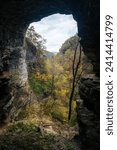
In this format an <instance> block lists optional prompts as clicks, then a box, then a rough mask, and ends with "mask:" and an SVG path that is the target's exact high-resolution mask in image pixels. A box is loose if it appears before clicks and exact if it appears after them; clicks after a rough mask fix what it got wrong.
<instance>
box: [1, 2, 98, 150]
mask: <svg viewBox="0 0 117 150" xmlns="http://www.w3.org/2000/svg"><path fill="white" fill-rule="evenodd" d="M0 4H1V5H0V22H1V23H0V31H1V32H0V122H3V120H4V119H5V118H7V115H6V114H5V113H4V111H5V110H4V108H5V106H6V105H7V104H8V102H9V101H11V100H12V98H13V97H15V96H14V95H16V93H17V92H16V91H17V88H20V89H22V87H23V89H25V86H26V83H27V66H26V50H25V47H24V46H23V43H24V36H25V32H26V29H27V27H28V25H29V24H30V23H31V22H34V21H39V20H40V19H42V18H43V17H46V16H48V15H51V14H54V13H64V14H72V15H73V17H74V19H75V20H76V21H77V22H78V30H79V36H80V37H81V39H82V40H81V44H82V46H83V48H84V52H85V54H86V55H87V57H88V58H89V59H90V60H91V62H92V64H93V65H94V72H95V73H96V75H97V76H99V57H100V55H99V47H100V43H99V41H100V34H99V33H100V29H99V25H100V22H99V20H100V19H99V17H100V10H99V7H100V5H99V1H98V0H87V1H86V0H54V1H52V0H29V1H27V0H23V1H21V0H17V1H16V0H10V1H9V0H6V1H2V2H1V3H0ZM94 87H95V88H94ZM14 89H15V92H14ZM82 91H85V93H86V94H84V93H83V92H82ZM89 92H90V94H89ZM95 92H96V94H97V95H98V96H96V97H94V95H95ZM80 95H81V98H82V99H83V100H84V105H82V106H81V107H82V108H81V109H80V111H79V110H78V120H79V123H80V129H81V131H80V135H81V141H82V145H83V149H88V148H87V147H88V146H87V143H86V140H87V141H88V140H90V142H92V146H93V148H92V149H93V150H95V149H98V148H99V147H98V146H97V145H99V140H98V141H97V140H93V141H91V140H92V139H93V137H94V139H96V137H98V138H99V132H97V130H94V132H92V127H94V128H98V127H99V82H97V79H96V81H95V79H85V80H81V84H80ZM87 95H89V97H90V98H86V96H87ZM82 110H84V111H82ZM85 110H86V111H85ZM87 111H89V116H90V114H91V116H92V117H94V118H95V119H94V118H92V119H91V117H87V119H86V120H87V121H85V122H84V120H85V119H84V118H83V114H84V116H85V115H86V114H87ZM90 111H91V112H90ZM90 120H91V121H90ZM92 120H93V121H92ZM90 123H91V124H90ZM83 125H84V128H83ZM90 133H91V134H90ZM95 135H96V137H95ZM90 137H92V138H91V139H90Z"/></svg>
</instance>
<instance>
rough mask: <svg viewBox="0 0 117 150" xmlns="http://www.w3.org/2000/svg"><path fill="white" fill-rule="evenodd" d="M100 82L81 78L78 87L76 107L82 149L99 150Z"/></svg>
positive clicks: (94, 78) (97, 79) (95, 79)
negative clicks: (78, 95) (78, 97)
mask: <svg viewBox="0 0 117 150" xmlns="http://www.w3.org/2000/svg"><path fill="white" fill-rule="evenodd" d="M99 87H100V82H99V78H96V77H93V78H82V79H81V81H80V85H79V94H80V97H81V99H82V100H83V101H82V100H81V101H80V102H79V104H78V105H77V114H78V123H79V127H80V128H79V129H80V130H79V132H80V136H79V138H80V140H81V147H82V149H86V150H99V149H100V144H99V143H100V136H99V133H100V111H99V110H100V88H99Z"/></svg>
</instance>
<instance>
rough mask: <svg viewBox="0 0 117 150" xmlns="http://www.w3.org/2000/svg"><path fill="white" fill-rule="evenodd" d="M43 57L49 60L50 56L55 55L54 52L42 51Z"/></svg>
mask: <svg viewBox="0 0 117 150" xmlns="http://www.w3.org/2000/svg"><path fill="white" fill-rule="evenodd" d="M43 55H44V57H47V58H51V57H52V56H54V55H55V52H49V51H47V50H43Z"/></svg>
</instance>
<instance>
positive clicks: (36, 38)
mask: <svg viewBox="0 0 117 150" xmlns="http://www.w3.org/2000/svg"><path fill="white" fill-rule="evenodd" d="M26 37H27V38H29V39H30V40H31V42H32V43H33V44H34V45H35V46H36V48H37V49H39V50H46V47H45V45H44V44H45V43H46V39H44V38H42V36H41V35H40V34H38V33H37V32H36V31H35V28H34V26H31V27H29V28H28V30H27V32H26Z"/></svg>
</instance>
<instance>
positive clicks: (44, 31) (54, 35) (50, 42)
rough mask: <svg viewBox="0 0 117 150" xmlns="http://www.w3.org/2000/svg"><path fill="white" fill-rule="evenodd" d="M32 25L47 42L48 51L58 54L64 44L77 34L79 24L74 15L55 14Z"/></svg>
mask: <svg viewBox="0 0 117 150" xmlns="http://www.w3.org/2000/svg"><path fill="white" fill-rule="evenodd" d="M31 25H33V26H34V27H35V30H36V32H37V33H39V34H41V35H42V37H43V38H45V39H46V40H47V43H46V47H47V50H48V51H53V52H58V51H59V49H60V47H61V45H62V43H64V42H65V40H67V39H68V38H69V37H71V36H73V35H74V34H76V33H77V23H76V21H75V20H74V19H73V17H72V15H61V14H54V15H51V16H48V17H45V18H43V19H42V20H41V21H39V22H34V23H32V24H31ZM31 25H30V26H31Z"/></svg>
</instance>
